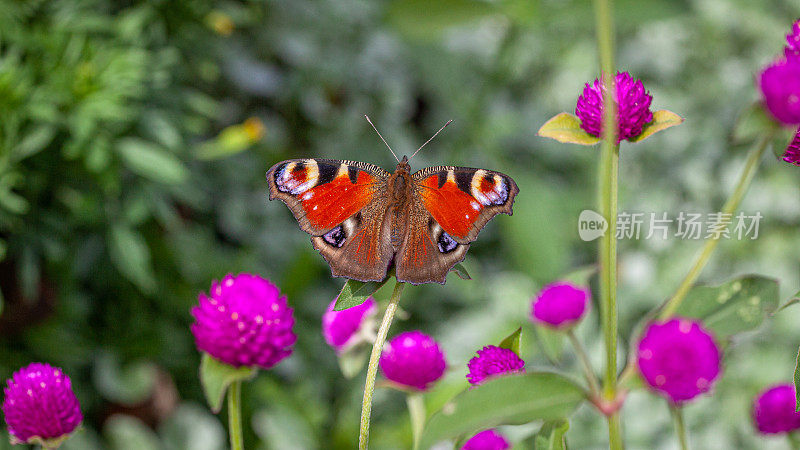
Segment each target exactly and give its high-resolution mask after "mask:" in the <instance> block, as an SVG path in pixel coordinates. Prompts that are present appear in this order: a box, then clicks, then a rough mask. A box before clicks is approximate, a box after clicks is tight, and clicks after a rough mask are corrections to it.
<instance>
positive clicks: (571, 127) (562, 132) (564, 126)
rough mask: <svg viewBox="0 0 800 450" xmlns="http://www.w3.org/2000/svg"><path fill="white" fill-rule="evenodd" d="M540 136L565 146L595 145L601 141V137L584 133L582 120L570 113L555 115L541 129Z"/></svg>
mask: <svg viewBox="0 0 800 450" xmlns="http://www.w3.org/2000/svg"><path fill="white" fill-rule="evenodd" d="M538 134H539V136H542V137H548V138H551V139H555V140H557V141H558V142H563V143H565V144H579V145H594V144H597V143H598V142H600V141H601V139H600V138H599V137H597V136H592V135H591V134H589V133H587V132H585V131H583V128H581V119H579V118H578V116H575V115H573V114H569V113H561V114H557V115H555V116H554V117H553V118H552V119H550V120H548V121H547V122H545V124H544V125H542V127H541V128H539V131H538Z"/></svg>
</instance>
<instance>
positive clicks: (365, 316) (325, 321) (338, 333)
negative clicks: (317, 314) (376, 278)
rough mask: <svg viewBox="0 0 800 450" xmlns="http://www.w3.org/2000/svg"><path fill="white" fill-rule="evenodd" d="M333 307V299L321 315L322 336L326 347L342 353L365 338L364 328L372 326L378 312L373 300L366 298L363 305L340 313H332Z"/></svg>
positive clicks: (334, 304)
mask: <svg viewBox="0 0 800 450" xmlns="http://www.w3.org/2000/svg"><path fill="white" fill-rule="evenodd" d="M334 306H336V300H335V299H334V300H333V301H332V302H331V304H330V305H328V309H327V311H325V314H323V315H322V336H323V337H324V338H325V342H327V343H328V345H330V346H331V347H333V348H334V349H336V351H337V352H342V351H343V350H345V349H347V348H349V347H352V346H353V345H355V344H358V343H359V341H360V340H363V339H364V338H365V336H364V333H363V332H364V331H368V330H365V329H364V327H368V326H370V325H374V323H372V320H371V319H372V317H373V316H374V315H375V313H376V312H377V310H378V304H377V303H375V299H373V298H372V297H368V298H367V300H366V301H364V303H362V304H360V305H358V306H353V307H352V308H347V309H345V310H342V311H334V310H333V307H334Z"/></svg>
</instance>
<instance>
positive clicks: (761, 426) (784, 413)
mask: <svg viewBox="0 0 800 450" xmlns="http://www.w3.org/2000/svg"><path fill="white" fill-rule="evenodd" d="M795 402H796V400H795V391H794V386H792V385H791V384H778V385H775V386H771V387H770V388H768V389H766V390H764V391H763V392H761V393H760V394H758V397H756V398H755V399H754V400H753V423H754V424H755V426H756V428H757V429H758V431H760V432H761V433H764V434H776V433H788V432H790V431H794V430H797V429H800V413H799V412H796V411H795Z"/></svg>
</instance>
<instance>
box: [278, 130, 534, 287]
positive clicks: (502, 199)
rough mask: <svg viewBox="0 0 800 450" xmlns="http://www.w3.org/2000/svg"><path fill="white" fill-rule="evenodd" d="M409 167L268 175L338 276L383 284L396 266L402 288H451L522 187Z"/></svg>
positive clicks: (353, 166)
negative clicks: (456, 269) (452, 277)
mask: <svg viewBox="0 0 800 450" xmlns="http://www.w3.org/2000/svg"><path fill="white" fill-rule="evenodd" d="M368 120H369V118H368ZM371 123H372V122H370V124H371ZM448 123H449V122H448ZM445 126H447V125H446V124H445ZM442 128H444V127H442ZM376 131H377V130H376ZM439 131H441V129H440V130H439ZM378 134H379V135H380V133H378ZM437 134H438V132H437ZM434 136H435V135H434ZM381 139H383V137H381ZM431 139H433V138H431ZM384 142H386V141H385V140H384ZM428 142H430V140H428ZM426 144H427V142H426ZM424 145H425V144H423V146H424ZM387 146H388V144H387ZM421 148H422V147H420V149H421ZM390 150H391V148H390ZM417 151H419V150H417ZM392 154H394V152H392ZM412 157H413V155H412ZM408 161H409V160H408V158H407V157H405V156H404V157H403V159H402V160H399V161H398V164H397V168H396V169H395V171H394V173H389V172H386V171H385V170H383V169H381V168H380V167H378V166H375V165H372V164H367V163H363V162H355V161H342V160H331V159H290V160H286V161H282V162H279V163H277V164H275V165H274V166H272V167H271V168H270V169H269V171H268V172H267V182H268V184H269V198H270V200H273V199H275V198H278V199H280V200H281V201H283V202H284V203H286V206H288V207H289V209H290V210H291V211H292V213H293V214H294V217H295V219H297V221H298V223H299V225H300V228H301V229H302V230H303V231H305V232H307V233H309V234H310V235H311V236H312V238H311V242H312V244H313V245H314V248H316V249H317V250H318V251H319V252H320V254H321V255H322V256H323V257H324V258H325V260H326V261H327V262H328V264H329V265H330V267H331V273H332V274H333V276H336V277H346V278H352V279H354V280H359V281H382V280H383V279H385V278H386V276H387V271H388V270H389V268H390V267H391V266H392V265H394V267H395V276H396V277H397V280H398V281H400V282H407V283H411V284H422V283H431V282H436V283H441V284H444V282H445V277H446V276H447V272H449V271H450V269H452V268H453V266H454V265H456V264H457V263H459V262H461V261H463V260H464V258H465V256H466V253H467V250H468V249H469V245H470V242H472V241H474V240H475V239H477V237H478V233H479V232H480V230H481V228H483V227H484V225H486V223H487V222H489V220H491V219H492V217H494V216H495V215H497V214H499V213H505V214H508V215H511V214H512V205H513V203H514V197H515V196H516V195H517V193H518V192H519V188H517V184H516V183H515V182H514V180H512V179H511V177H509V176H508V175H504V174H502V173H500V172H494V171H491V170H485V169H473V168H468V167H452V166H438V167H428V168H426V169H422V170H419V171H417V172H414V173H413V174H412V173H411V166H410V165H409V162H408Z"/></svg>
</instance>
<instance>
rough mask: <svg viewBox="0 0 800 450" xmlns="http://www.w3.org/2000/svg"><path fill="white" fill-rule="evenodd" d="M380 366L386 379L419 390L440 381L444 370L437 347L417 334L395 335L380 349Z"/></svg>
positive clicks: (420, 333) (412, 332)
mask: <svg viewBox="0 0 800 450" xmlns="http://www.w3.org/2000/svg"><path fill="white" fill-rule="evenodd" d="M379 364H380V368H381V372H383V376H385V377H386V378H388V379H389V380H391V381H393V382H395V383H397V384H400V385H403V386H406V387H410V388H413V389H417V390H421V391H424V390H427V389H428V388H430V387H431V385H432V384H433V383H434V382H436V381H437V380H438V379H439V378H441V377H442V375H444V370H445V368H446V367H447V363H446V362H445V359H444V352H442V349H441V348H440V347H439V344H438V343H437V342H436V341H435V340H433V338H432V337H430V336H428V335H427V334H425V333H422V332H420V331H408V332H405V333H401V334H398V335H397V336H395V337H394V339H392V340H391V341H389V343H388V344H386V347H385V348H384V349H383V354H381V359H380V362H379Z"/></svg>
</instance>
